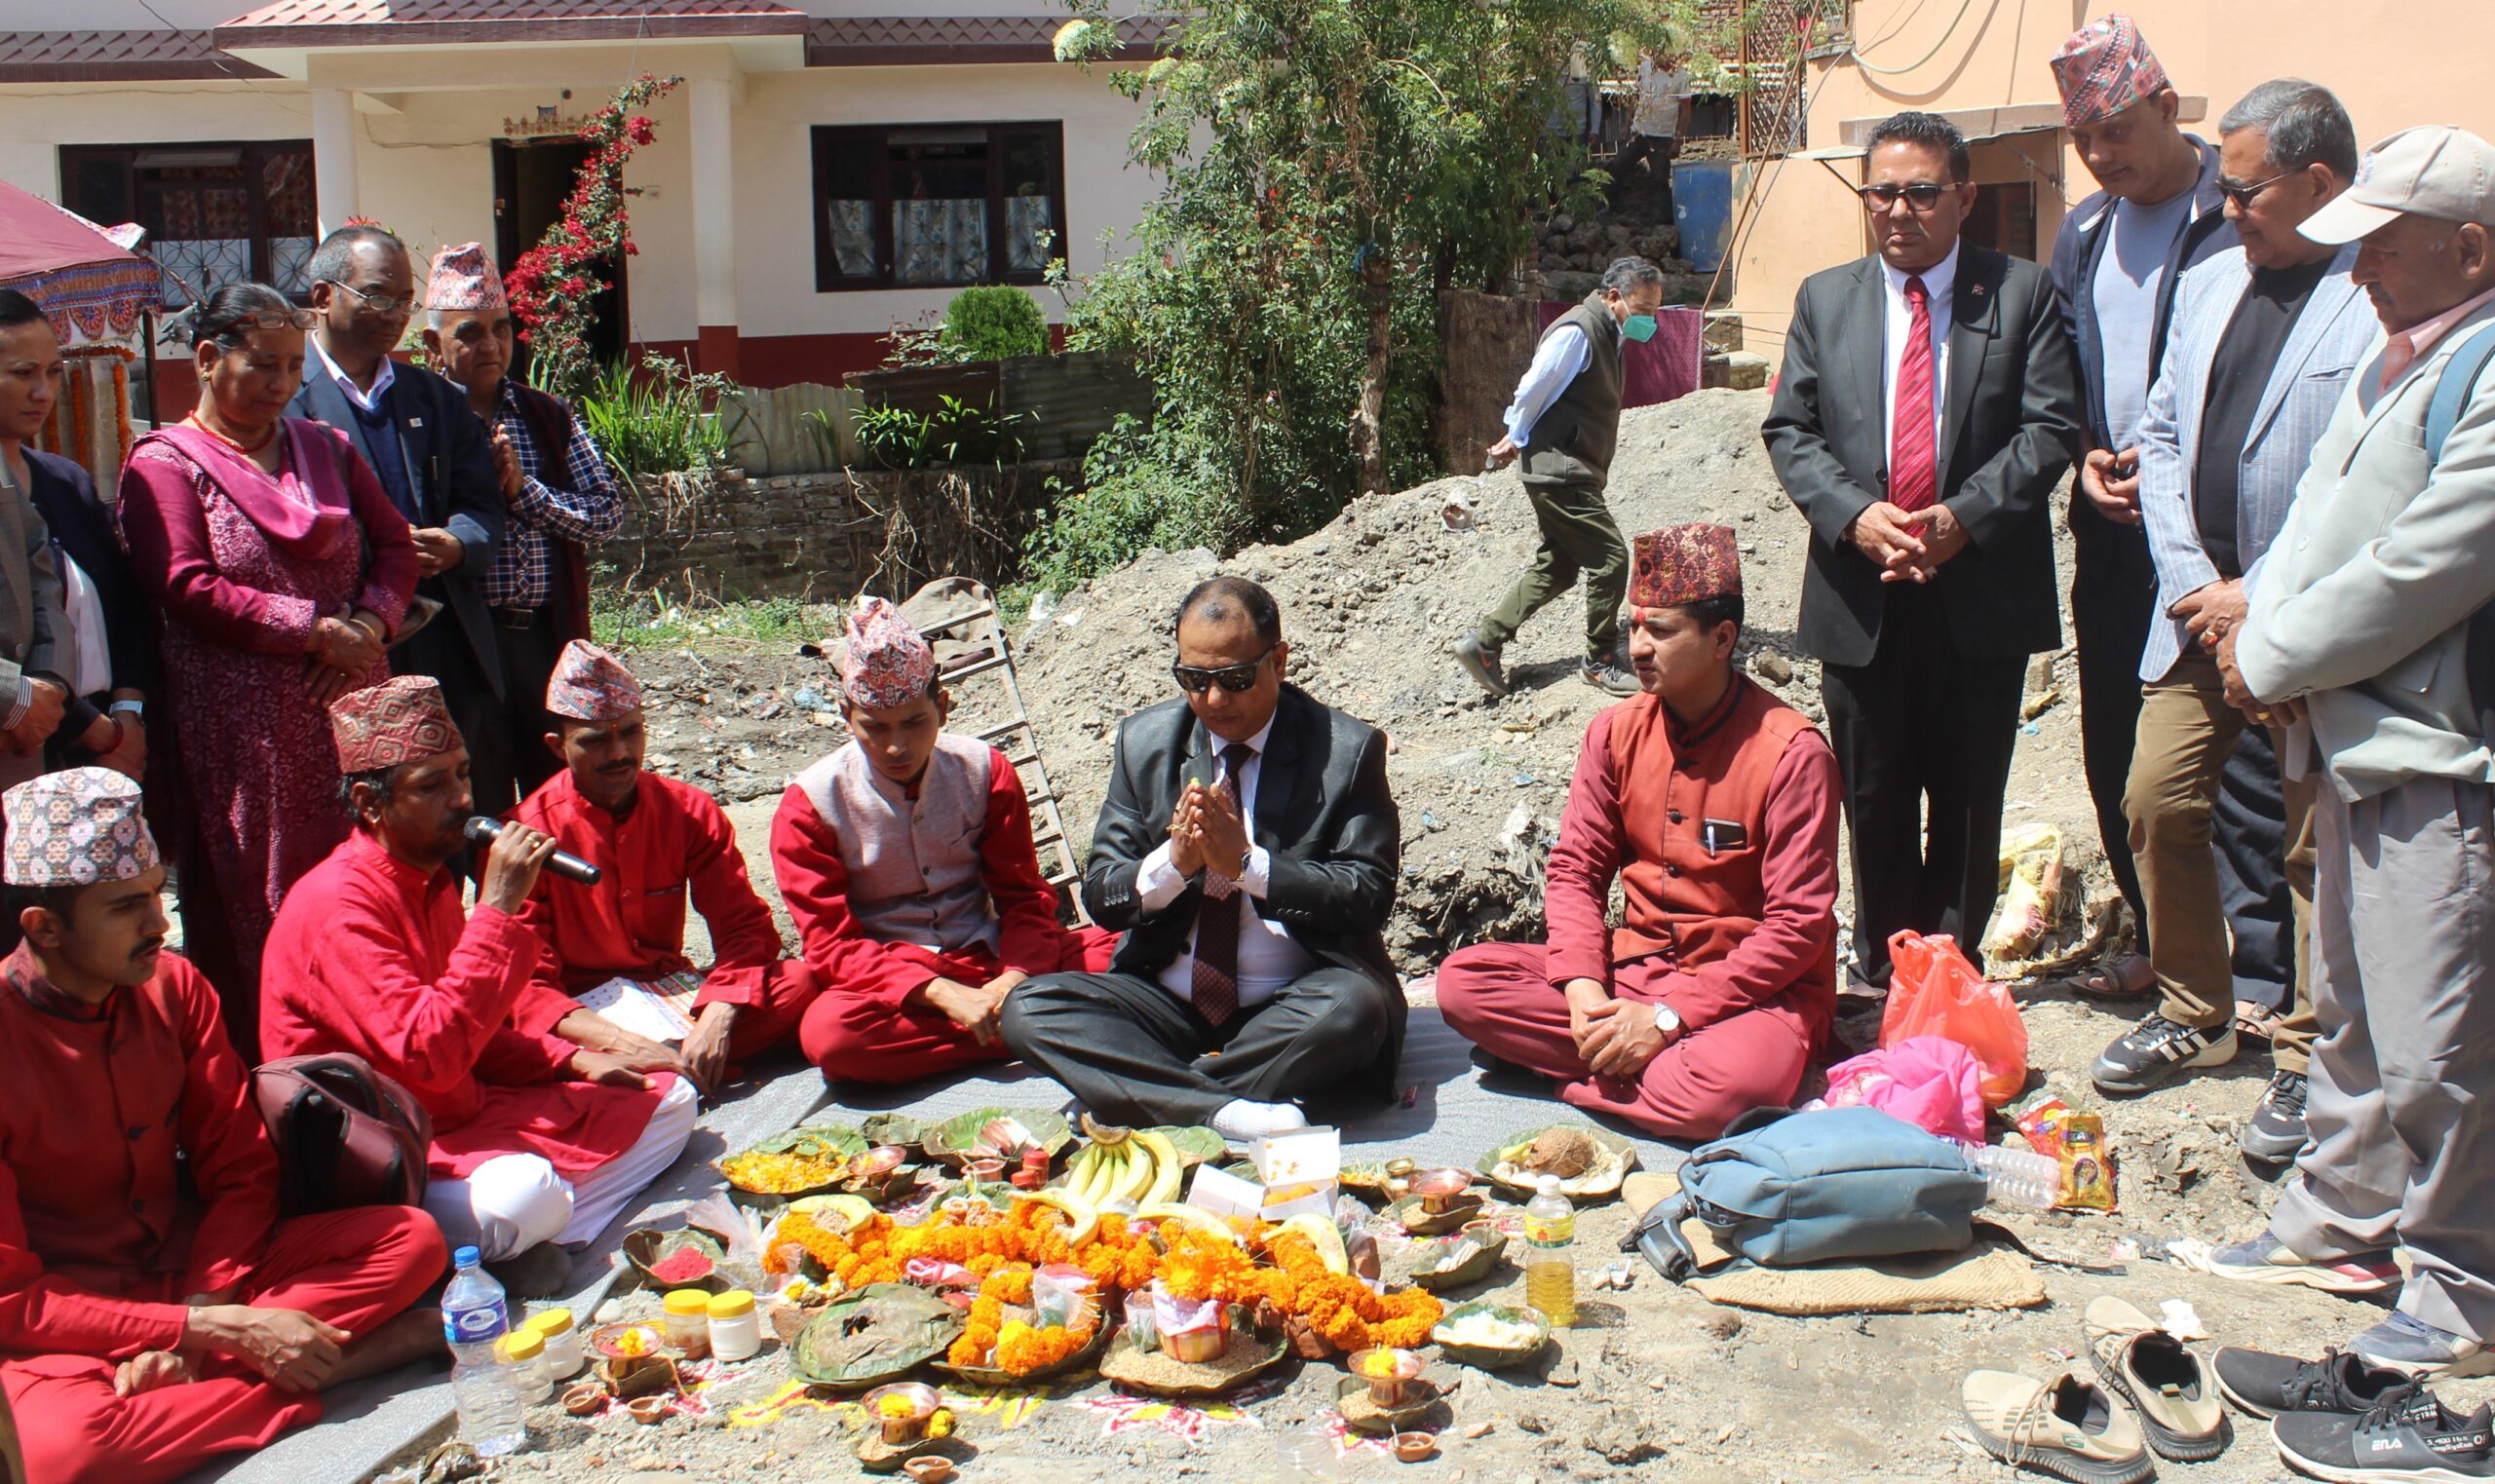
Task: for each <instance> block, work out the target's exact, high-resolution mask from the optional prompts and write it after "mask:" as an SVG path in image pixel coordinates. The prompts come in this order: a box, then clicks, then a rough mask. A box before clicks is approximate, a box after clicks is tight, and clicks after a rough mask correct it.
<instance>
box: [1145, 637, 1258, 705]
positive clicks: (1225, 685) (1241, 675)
mask: <svg viewBox="0 0 2495 1484" xmlns="http://www.w3.org/2000/svg"><path fill="white" fill-rule="evenodd" d="M1281 647H1282V646H1280V645H1279V644H1274V645H1268V646H1266V648H1265V652H1264V653H1263V654H1261V655H1258V656H1257V657H1256V658H1255V659H1253V660H1250V661H1248V663H1247V664H1245V665H1232V666H1224V667H1222V668H1220V669H1208V668H1206V667H1205V666H1201V665H1172V666H1170V673H1171V675H1173V676H1175V677H1176V678H1177V681H1178V689H1180V690H1182V691H1185V692H1186V693H1187V694H1188V695H1190V696H1201V695H1203V694H1204V693H1205V692H1207V691H1209V690H1211V689H1212V688H1213V687H1214V686H1216V685H1217V686H1220V687H1221V688H1222V689H1223V690H1225V691H1228V692H1229V693H1230V694H1232V695H1234V696H1238V695H1244V694H1246V693H1247V692H1248V691H1250V690H1253V689H1254V688H1255V685H1256V672H1257V671H1258V670H1260V669H1263V668H1264V667H1265V662H1266V661H1268V660H1270V659H1272V658H1273V657H1274V651H1275V650H1276V649H1279V648H1281Z"/></svg>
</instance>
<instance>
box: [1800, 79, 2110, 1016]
mask: <svg viewBox="0 0 2495 1484" xmlns="http://www.w3.org/2000/svg"><path fill="white" fill-rule="evenodd" d="M1868 148H1869V151H1870V153H1869V155H1868V156H1867V158H1866V159H1865V161H1864V166H1865V171H1866V174H1865V183H1864V185H1863V186H1862V200H1863V205H1864V207H1865V208H1866V209H1868V210H1869V212H1870V213H1871V227H1872V236H1873V239H1874V241H1875V244H1876V246H1877V248H1878V250H1877V252H1876V253H1875V254H1874V255H1872V256H1868V257H1865V258H1862V260H1861V261H1859V262H1855V263H1850V264H1848V265H1846V266H1845V267H1842V268H1831V269H1828V270H1826V271H1825V272H1823V273H1818V274H1814V275H1813V276H1812V277H1811V278H1810V279H1808V280H1806V281H1805V282H1804V283H1803V285H1802V290H1801V292H1800V294H1799V295H1797V296H1796V298H1795V300H1794V306H1793V323H1792V327H1791V328H1790V329H1789V330H1788V331H1787V335H1786V339H1785V368H1784V371H1783V373H1782V375H1781V377H1780V379H1779V381H1778V385H1777V391H1776V401H1775V404H1774V406H1773V407H1772V408H1771V409H1770V410H1769V412H1768V417H1767V423H1766V426H1765V427H1764V428H1763V429H1762V430H1761V431H1762V434H1763V436H1764V437H1765V438H1766V440H1767V451H1768V457H1769V459H1770V460H1771V461H1772V462H1773V463H1774V464H1775V466H1776V474H1777V477H1778V478H1779V479H1780V480H1781V481H1783V483H1784V485H1785V493H1786V494H1788V495H1790V496H1791V497H1792V500H1793V503H1794V504H1795V505H1796V506H1798V507H1800V509H1801V511H1802V514H1804V516H1806V517H1807V518H1808V519H1809V520H1810V523H1811V535H1812V538H1813V539H1812V541H1811V543H1810V567H1809V570H1808V572H1807V573H1806V574H1805V576H1804V579H1803V585H1802V615H1801V624H1800V633H1799V638H1800V640H1801V643H1802V647H1803V648H1804V649H1805V650H1806V651H1808V652H1809V653H1810V654H1812V655H1814V656H1816V657H1818V659H1819V660H1820V662H1821V664H1822V666H1823V678H1822V681H1821V695H1822V698H1823V700H1824V701H1825V703H1826V704H1827V715H1828V733H1829V740H1830V741H1831V742H1834V743H1835V744H1836V755H1837V764H1838V767H1839V769H1840V771H1841V772H1842V773H1843V774H1844V777H1845V814H1846V821H1847V824H1848V826H1849V829H1848V833H1849V835H1850V836H1851V843H1852V847H1853V852H1854V856H1853V865H1854V906H1855V912H1854V938H1855V953H1856V972H1857V973H1858V974H1859V975H1861V977H1862V978H1863V979H1865V980H1867V981H1868V982H1870V983H1871V984H1872V985H1874V986H1877V987H1879V988H1883V989H1885V988H1886V987H1887V985H1888V981H1889V947H1888V943H1889V937H1890V935H1891V934H1892V933H1894V932H1899V931H1900V930H1901V929H1911V930H1913V931H1915V932H1948V933H1954V934H1955V935H1956V936H1957V937H1958V939H1959V941H1960V942H1962V943H1965V944H1967V945H1969V946H1970V947H1971V948H1972V947H1973V945H1974V943H1975V941H1976V938H1977V935H1979V934H1980V933H1981V932H1983V929H1984V923H1985V920H1986V919H1987V918H1988V917H1990V916H1991V913H1992V905H1993V898H1994V896H1995V894H1996V893H1997V891H1998V889H1999V888H1998V869H1999V866H1998V858H1997V857H1998V856H1999V853H2000V843H2001V806H2002V795H2003V792H2004V789H2005V788H2006V786H2007V784H2008V782H2009V779H2010V754H2011V748H2012V745H2013V743H2014V742H2015V741H2016V738H2017V729H2018V702H2019V689H2020V682H2021V679H2022V677H2023V675H2024V673H2025V670H2026V660H2027V656H2028V655H2030V654H2032V653H2034V652H2036V651H2038V650H2044V649H2052V648H2054V647H2056V646H2057V645H2059V644H2060V642H2061V614H2060V603H2059V602H2058V600H2057V597H2056V593H2055V590H2054V537H2053V528H2052V524H2051V522H2052V515H2051V513H2050V511H2049V510H2048V506H2047V501H2048V499H2049V497H2050V496H2051V495H2052V493H2053V490H2054V485H2055V484H2056V483H2057V482H2058V481H2059V480H2060V478H2061V476H2062V474H2063V472H2064V471H2065V470H2067V469H2068V468H2069V467H2070V463H2071V459H2072V458H2073V457H2074V451H2075V449H2076V447H2077V444H2078V441H2079V436H2080V433H2079V409H2078V402H2077V400H2076V395H2075V393H2074V391H2073V384H2074V380H2075V377H2076V371H2075V368H2074V366H2073V363H2072V361H2071V352H2070V341H2069V339H2068V338H2067V337H2066V336H2065V335H2064V333H2063V330H2062V323H2061V317H2060V314H2059V311H2058V310H2057V309H2056V307H2055V305H2054V286H2053V283H2052V281H2051V279H2049V278H2048V277H2047V275H2046V274H2045V272H2044V270H2043V269H2041V268H2039V267H2037V266H2036V265H2035V264H2033V263H2030V262H2026V261H2023V260H2020V259H2016V258H2011V257H2008V256H2005V255H2004V254H2002V253H1999V252H1994V251H1991V250H1989V249H1987V248H1983V247H1972V246H1966V245H1962V244H1961V243H1960V242H1959V240H1958V233H1959V227H1960V225H1961V223H1962V222H1963V221H1964V220H1965V218H1966V215H1967V213H1968V211H1969V210H1971V209H1973V208H1974V206H1975V203H1976V188H1975V186H1974V184H1973V183H1971V181H1970V180H1969V175H1970V170H1969V161H1968V157H1967V144H1966V140H1965V139H1964V138H1963V137H1962V136H1961V135H1960V134H1959V133H1958V131H1957V130H1956V129H1955V128H1953V127H1951V126H1950V125H1949V124H1948V123H1947V122H1946V121H1945V120H1942V119H1940V118H1938V117H1935V116H1934V115H1932V114H1928V113H1900V114H1898V115H1896V116H1895V117H1893V118H1890V119H1887V120H1885V121H1883V122H1882V123H1881V124H1880V125H1879V127H1878V128H1876V129H1874V130H1873V131H1872V133H1871V136H1870V139H1869V141H1868ZM1927 808H1928V809H1929V811H1930V821H1929V830H1928V841H1927V829H1926V821H1925V818H1924V816H1925V810H1926V809H1927Z"/></svg>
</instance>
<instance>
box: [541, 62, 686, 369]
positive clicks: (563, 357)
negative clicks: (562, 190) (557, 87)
mask: <svg viewBox="0 0 2495 1484" xmlns="http://www.w3.org/2000/svg"><path fill="white" fill-rule="evenodd" d="M682 81H683V79H681V78H675V77H652V76H650V75H648V74H646V73H644V74H643V75H641V76H640V77H637V78H634V79H633V81H632V82H630V83H627V84H625V85H624V87H623V89H622V90H621V91H619V92H618V93H617V94H616V95H615V96H614V97H613V98H612V99H610V100H609V101H608V102H607V104H606V106H605V107H603V108H600V109H599V110H598V111H597V112H596V114H595V115H594V116H593V117H592V118H591V120H590V122H589V125H588V127H587V128H585V129H583V130H582V131H581V135H580V136H581V138H582V139H583V140H584V141H586V142H588V143H589V144H592V145H594V146H595V148H594V149H592V150H591V152H590V156H589V158H588V159H587V160H584V161H582V162H581V168H580V173H579V174H578V175H577V176H575V177H574V184H573V186H572V193H571V195H570V196H568V197H566V198H564V201H563V214H562V216H561V217H560V218H559V219H558V220H557V221H556V223H555V224H554V225H553V226H551V227H548V228H547V229H546V237H545V240H544V241H542V242H540V243H539V244H538V245H537V246H536V247H531V248H529V249H528V250H527V251H526V252H523V253H521V254H520V256H519V260H518V262H515V263H513V264H512V265H511V271H510V272H508V273H506V274H504V275H503V286H504V290H505V292H506V293H508V294H509V296H510V298H511V310H512V314H513V315H514V316H515V317H517V318H518V321H519V323H520V331H519V337H520V339H522V340H524V341H526V342H527V343H528V348H529V355H530V358H531V369H530V379H531V380H532V381H534V382H535V383H536V384H537V385H538V386H540V387H543V388H545V389H546V390H548V391H550V392H554V393H557V395H560V396H563V397H566V398H571V399H573V400H578V398H579V396H580V394H581V392H582V391H584V390H585V389H586V388H587V387H588V385H589V382H590V379H591V377H592V376H593V375H595V372H596V362H595V358H594V357H592V355H591V354H590V348H589V339H588V332H589V326H590V321H591V320H592V318H593V312H592V310H591V307H590V301H591V300H593V299H595V298H596V297H597V295H598V294H600V293H602V292H604V291H605V290H606V287H607V284H606V275H605V271H604V269H603V267H602V266H601V265H602V264H605V263H607V262H609V261H611V260H614V259H617V258H619V257H632V256H633V255H635V254H636V253H638V252H639V251H640V249H639V248H638V247H634V246H633V234H632V223H631V220H630V218H629V216H628V214H627V212H626V211H625V209H624V197H625V194H626V192H625V188H624V163H625V162H626V161H628V160H630V159H632V158H633V151H634V150H636V149H638V148H640V147H641V146H642V145H644V144H647V143H650V142H651V141H652V140H653V139H655V138H656V137H657V126H656V125H654V124H653V123H652V122H651V121H650V117H649V115H648V114H646V113H643V112H642V111H641V110H642V109H644V108H647V107H648V106H649V105H650V104H651V103H653V102H655V101H656V100H657V99H659V98H662V97H665V96H666V95H668V94H669V93H671V92H672V91H674V89H675V86H676V84H678V83H679V82H682Z"/></svg>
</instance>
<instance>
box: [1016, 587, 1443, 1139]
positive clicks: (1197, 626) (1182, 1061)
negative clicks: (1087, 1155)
mask: <svg viewBox="0 0 2495 1484" xmlns="http://www.w3.org/2000/svg"><path fill="white" fill-rule="evenodd" d="M1177 640H1178V655H1177V662H1176V664H1174V665H1173V666H1171V673H1172V675H1173V676H1174V678H1175V679H1176V680H1177V682H1178V687H1179V689H1180V691H1181V692H1183V695H1182V696H1181V697H1180V698H1179V699H1176V700H1172V701H1167V702H1164V703H1162V704H1159V705H1155V706H1150V707H1147V708H1145V709H1143V710H1141V711H1138V712H1136V713H1135V714H1134V715H1132V716H1130V717H1128V718H1127V720H1126V722H1125V724H1124V725H1123V726H1122V727H1121V728H1120V729H1119V732H1118V742H1117V755H1116V760H1115V761H1114V763H1113V764H1112V765H1111V768H1110V775H1109V793H1108V798H1107V799H1106V800H1105V801H1104V802H1103V803H1102V804H1101V806H1100V819H1099V823H1098V824H1097V825H1096V826H1095V827H1094V829H1093V832H1092V856H1091V859H1090V861H1089V862H1087V864H1086V866H1085V868H1084V875H1083V902H1084V905H1085V906H1087V907H1089V908H1090V909H1091V912H1092V918H1093V920H1094V922H1096V923H1098V924H1099V925H1100V926H1101V927H1103V928H1107V929H1110V930H1111V931H1113V932H1119V933H1120V934H1122V935H1121V936H1120V937H1119V939H1118V945H1117V952H1116V956H1115V957H1114V958H1113V959H1112V960H1111V961H1110V965H1109V969H1108V971H1107V972H1105V973H1051V974H1042V975H1040V976H1038V977H1036V978H1032V979H1029V980H1026V981H1024V982H1023V983H1021V984H1020V985H1018V986H1017V987H1016V988H1015V989H1014V991H1013V993H1012V994H1011V995H1010V996H1008V997H1007V999H1006V1001H1005V1009H1004V1016H1003V1022H1002V1024H1003V1029H1004V1033H1005V1041H1006V1044H1007V1045H1009V1046H1012V1047H1013V1048H1014V1050H1015V1052H1016V1054H1017V1055H1019V1056H1020V1057H1021V1058H1022V1059H1023V1060H1025V1061H1027V1062H1030V1063H1031V1064H1032V1065H1033V1066H1036V1067H1038V1068H1040V1069H1041V1070H1042V1071H1044V1072H1046V1073H1048V1074H1049V1075H1050V1076H1051V1077H1054V1078H1056V1080H1057V1081H1058V1082H1060V1083H1062V1084H1065V1087H1066V1089H1067V1090H1068V1091H1070V1092H1072V1093H1073V1094H1074V1096H1075V1099H1076V1100H1077V1101H1078V1102H1080V1103H1082V1104H1083V1106H1084V1107H1086V1108H1088V1109H1090V1110H1091V1111H1092V1112H1093V1113H1094V1114H1097V1115H1099V1116H1101V1117H1103V1118H1106V1119H1109V1120H1112V1121H1114V1122H1116V1123H1209V1124H1210V1125H1211V1126H1212V1127H1213V1128H1214V1129H1215V1130H1217V1131H1219V1132H1220V1133H1221V1134H1223V1135H1224V1136H1225V1137H1228V1138H1232V1139H1243V1140H1244V1139H1252V1138H1257V1137H1261V1136H1263V1135H1265V1134H1269V1133H1279V1132H1283V1131H1286V1130H1288V1129H1292V1128H1299V1127H1304V1126H1306V1124H1307V1123H1308V1119H1307V1116H1306V1115H1305V1114H1304V1113H1303V1112H1302V1111H1301V1108H1300V1101H1301V1100H1302V1099H1305V1098H1309V1097H1313V1096H1316V1095H1318V1094H1321V1093H1322V1094H1328V1095H1339V1094H1341V1093H1345V1092H1350V1093H1355V1094H1371V1095H1377V1096H1386V1095H1391V1094H1392V1093H1393V1091H1394V1082H1395V1069H1396V1064H1397V1062H1398V1060H1399V1059H1400V1058H1401V1054H1402V1046H1403V1020H1404V1009H1403V992H1402V988H1401V980H1399V979H1398V977H1397V976H1396V972H1395V968H1394V966H1393V964H1392V963H1390V962H1389V961H1388V959H1387V956H1386V942H1385V938H1384V937H1383V935H1382V930H1383V929H1384V928H1385V926H1386V919H1387V915H1388V913H1389V912H1390V911H1391V910H1392V909H1393V907H1394V904H1395V882H1396V870H1397V862H1398V859H1399V856H1400V854H1401V838H1402V837H1401V820H1400V818H1399V816H1398V815H1397V813H1396V809H1395V800H1394V798H1393V796H1392V795H1391V794H1390V793H1389V792H1388V791H1387V784H1386V738H1385V735H1384V734H1383V733H1381V732H1379V731H1378V730H1377V729H1376V728H1375V727H1372V726H1369V725H1368V724H1367V723H1365V722H1363V721H1359V720H1356V719H1355V718H1353V717H1350V716H1347V715H1345V714H1343V713H1342V712H1340V711H1337V710H1333V709H1331V708H1329V707H1327V706H1324V705H1322V704H1319V703H1318V702H1317V701H1315V700H1314V699H1312V698H1311V697H1310V696H1309V695H1308V694H1307V693H1306V692H1305V691H1302V690H1300V689H1299V688H1298V687H1297V686H1293V685H1286V684H1285V683H1284V675H1285V672H1286V667H1287V666H1288V665H1289V662H1290V646H1289V645H1288V644H1286V643H1285V642H1284V641H1283V627H1282V614H1281V611H1280V610H1279V609H1278V608H1276V606H1275V604H1274V599H1273V596H1272V594H1270V593H1268V592H1266V591H1265V590H1264V589H1262V588H1260V587H1257V586H1256V585H1255V584H1254V583H1251V582H1248V581H1246V580H1244V579H1241V578H1236V577H1216V578H1212V579H1210V580H1209V581H1207V582H1204V583H1201V584H1199V585H1197V587H1196V589H1195V590H1193V591H1192V592H1189V593H1188V594H1187V597H1186V600H1185V601H1184V602H1182V603H1181V604H1180V605H1179V607H1178V621H1177Z"/></svg>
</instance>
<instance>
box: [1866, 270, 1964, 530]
mask: <svg viewBox="0 0 2495 1484" xmlns="http://www.w3.org/2000/svg"><path fill="white" fill-rule="evenodd" d="M1880 275H1881V277H1882V278H1884V279H1885V280H1887V282H1888V285H1889V291H1888V292H1887V293H1886V294H1885V295H1883V296H1882V298H1883V302H1885V303H1886V304H1887V306H1888V311H1889V313H1888V335H1887V338H1888V355H1887V357H1886V359H1885V360H1884V361H1882V362H1881V369H1880V405H1881V406H1882V407H1883V408H1885V409H1887V410H1886V412H1885V413H1884V414H1883V415H1884V416H1886V417H1887V419H1888V423H1889V463H1890V465H1891V467H1892V468H1894V467H1895V466H1896V464H1897V461H1898V367H1899V366H1900V364H1902V363H1903V362H1904V361H1905V356H1906V335H1907V332H1908V331H1910V330H1912V329H1913V328H1914V309H1913V307H1912V306H1911V305H1909V304H1907V303H1906V280H1907V279H1910V278H1917V279H1921V280H1923V288H1924V293H1925V296H1926V300H1925V301H1926V303H1927V304H1928V305H1929V307H1930V308H1931V310H1932V448H1933V457H1934V462H1935V464H1936V466H1937V465H1938V459H1939V451H1940V450H1941V449H1943V448H1946V447H1948V446H1949V432H1948V429H1947V428H1945V427H1943V426H1942V423H1943V420H1944V419H1945V418H1946V417H1947V415H1948V406H1949V326H1950V324H1951V323H1954V322H1955V320H1956V316H1954V315H1952V314H1951V313H1950V295H1951V294H1952V293H1954V292H1955V291H1956V289H1957V285H1958V245H1957V244H1955V243H1952V244H1950V247H1949V255H1948V256H1947V257H1944V258H1942V259H1941V260H1940V261H1939V262H1938V263H1935V264H1934V265H1932V266H1931V267H1929V268H1926V269H1925V270H1923V271H1922V272H1921V273H1900V272H1899V271H1898V270H1897V269H1895V268H1892V267H1890V266H1889V262H1888V259H1886V258H1883V259H1881V260H1880ZM1893 477H1894V476H1893ZM1934 494H1935V496H1936V498H1937V497H1938V490H1936V491H1934Z"/></svg>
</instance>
